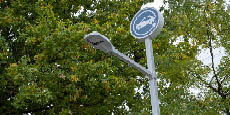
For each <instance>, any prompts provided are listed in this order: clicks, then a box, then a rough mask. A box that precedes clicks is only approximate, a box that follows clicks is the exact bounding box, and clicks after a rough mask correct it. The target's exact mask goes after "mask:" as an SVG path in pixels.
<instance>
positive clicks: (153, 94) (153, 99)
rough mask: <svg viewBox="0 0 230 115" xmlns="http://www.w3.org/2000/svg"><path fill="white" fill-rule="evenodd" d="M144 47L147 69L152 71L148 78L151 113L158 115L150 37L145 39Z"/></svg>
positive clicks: (158, 108)
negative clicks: (150, 77) (150, 76)
mask: <svg viewBox="0 0 230 115" xmlns="http://www.w3.org/2000/svg"><path fill="white" fill-rule="evenodd" d="M145 47H146V56H147V65H148V70H149V71H150V72H151V73H152V78H153V79H150V80H149V86H150V95H151V105H152V113H153V115H160V107H159V100H158V91H157V82H156V78H157V77H156V72H155V65H154V57H153V47H152V40H151V39H150V38H147V39H145Z"/></svg>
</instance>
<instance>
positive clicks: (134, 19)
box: [130, 7, 160, 39]
mask: <svg viewBox="0 0 230 115" xmlns="http://www.w3.org/2000/svg"><path fill="white" fill-rule="evenodd" d="M148 8H151V9H153V10H155V11H156V12H157V14H158V15H157V16H158V20H157V23H156V26H155V27H156V28H155V30H156V29H157V28H158V25H159V20H160V17H159V11H158V10H156V9H155V8H154V7H146V8H143V9H141V10H139V11H138V12H137V13H136V15H135V16H134V17H136V18H137V17H138V16H139V15H137V14H138V13H140V12H142V11H143V10H145V9H148ZM146 11H150V12H153V11H151V10H146ZM146 11H143V12H146ZM141 14H142V13H141ZM153 14H154V15H156V14H155V13H154V12H153ZM136 18H133V20H132V21H131V24H130V31H131V34H132V35H133V32H132V26H134V24H135V21H136V20H137V19H136ZM132 22H133V23H132ZM132 24H133V25H132ZM151 29H152V28H151ZM155 30H152V32H150V33H149V34H148V35H144V37H137V36H136V35H133V36H135V38H140V39H141V38H146V37H148V36H150V35H152V33H153V32H154V31H155ZM149 31H150V30H149ZM149 31H148V32H149ZM134 33H136V31H134ZM145 34H146V33H145ZM137 35H141V34H137Z"/></svg>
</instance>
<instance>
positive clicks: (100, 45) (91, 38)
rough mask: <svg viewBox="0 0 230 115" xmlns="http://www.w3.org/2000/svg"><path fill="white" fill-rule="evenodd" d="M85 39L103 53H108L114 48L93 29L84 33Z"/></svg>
mask: <svg viewBox="0 0 230 115" xmlns="http://www.w3.org/2000/svg"><path fill="white" fill-rule="evenodd" d="M85 41H86V42H87V43H88V44H90V45H91V46H93V47H94V48H95V49H99V50H101V51H103V52H105V53H110V52H113V50H114V46H113V45H112V43H111V42H110V41H109V39H108V38H107V37H105V36H104V35H101V34H100V33H98V32H96V31H93V33H90V34H88V35H86V36H85Z"/></svg>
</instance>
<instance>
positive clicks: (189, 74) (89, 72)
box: [0, 0, 229, 115]
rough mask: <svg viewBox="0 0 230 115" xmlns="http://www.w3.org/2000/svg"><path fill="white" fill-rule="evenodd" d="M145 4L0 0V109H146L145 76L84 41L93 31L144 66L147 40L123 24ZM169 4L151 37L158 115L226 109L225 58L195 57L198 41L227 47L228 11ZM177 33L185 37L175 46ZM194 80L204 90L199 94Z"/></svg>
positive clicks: (220, 5) (201, 4) (137, 0)
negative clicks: (194, 89) (193, 89)
mask: <svg viewBox="0 0 230 115" xmlns="http://www.w3.org/2000/svg"><path fill="white" fill-rule="evenodd" d="M147 2H148V1H146V0H145V1H143V0H132V1H126V2H124V1H122V2H121V1H115V0H111V1H104V0H101V1H98V0H87V2H86V1H83V0H76V1H73V0H60V1H56V0H38V1H36V0H14V1H10V0H0V8H1V10H0V17H1V18H0V108H1V109H0V113H5V114H26V113H31V114H46V113H48V114H112V113H114V114H128V113H129V114H144V115H145V114H150V112H151V105H150V96H149V90H148V88H149V87H148V83H147V79H146V78H145V77H144V76H143V75H142V74H141V73H139V72H138V71H137V70H135V69H133V68H131V67H129V66H128V65H127V64H126V63H124V62H122V61H120V60H119V59H117V58H116V57H113V56H110V55H107V54H105V53H103V52H101V51H98V50H95V49H93V48H92V47H90V46H89V45H88V44H87V43H85V41H84V35H86V34H88V33H91V32H92V31H98V32H99V33H101V34H104V35H105V36H107V37H108V38H109V39H110V41H111V42H112V44H113V45H114V46H115V47H116V48H118V50H119V51H121V52H123V53H125V54H126V55H128V56H129V57H130V58H132V59H133V60H135V61H136V62H139V63H140V64H141V65H142V66H146V64H145V63H146V59H145V52H144V49H145V47H144V43H139V42H138V41H137V40H136V39H134V38H133V37H132V36H131V35H130V33H129V29H128V28H129V23H130V21H131V19H132V17H133V16H134V14H135V13H136V12H137V11H138V10H139V9H140V7H141V6H142V5H143V4H144V3H147ZM166 2H167V3H168V4H169V8H168V9H164V8H162V11H164V17H165V26H164V29H163V31H162V33H161V35H159V36H158V37H157V38H156V39H154V40H153V50H154V56H155V65H156V71H157V75H158V81H159V82H158V85H159V98H160V102H161V104H160V106H161V113H162V114H171V113H174V114H220V113H221V112H222V113H223V112H225V113H228V114H229V85H228V84H229V72H228V71H229V70H228V67H229V57H227V56H226V57H224V58H223V60H222V63H221V64H220V65H219V67H218V68H214V69H213V66H214V65H213V64H214V63H213V61H212V65H213V66H210V67H206V66H205V67H204V66H202V62H201V61H199V60H197V59H196V55H197V54H198V53H199V51H200V50H199V46H203V48H210V49H213V48H214V46H213V45H214V44H215V47H216V46H222V47H224V48H225V49H226V50H227V52H228V53H229V44H228V41H229V40H228V38H229V34H226V33H229V22H228V18H229V10H224V2H223V1H220V0H219V1H216V3H213V2H211V1H190V0H186V1H178V0H176V1H171V0H170V1H166ZM188 25H189V26H188ZM214 30H215V31H216V32H217V33H216V34H214ZM178 37H180V38H181V39H183V40H184V42H180V43H179V44H178V45H173V42H174V41H176V39H177V38H178ZM190 40H192V43H190ZM210 43H211V44H210ZM210 51H211V50H210ZM211 54H212V53H211ZM212 57H213V55H212ZM212 59H213V58H212ZM211 71H213V74H212V75H213V80H212V81H211V82H210V81H207V80H206V78H207V77H209V76H208V75H207V74H208V73H210V72H211ZM194 86H195V87H200V88H209V89H207V90H202V89H201V91H202V92H203V94H205V95H204V97H202V98H197V97H195V96H194V95H192V94H191V93H190V92H189V88H190V87H194ZM137 89H143V91H142V92H140V91H138V90H137Z"/></svg>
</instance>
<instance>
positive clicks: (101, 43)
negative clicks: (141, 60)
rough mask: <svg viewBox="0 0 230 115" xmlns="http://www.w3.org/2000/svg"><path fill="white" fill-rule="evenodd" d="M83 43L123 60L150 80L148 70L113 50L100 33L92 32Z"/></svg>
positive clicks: (150, 74)
mask: <svg viewBox="0 0 230 115" xmlns="http://www.w3.org/2000/svg"><path fill="white" fill-rule="evenodd" d="M85 41H86V42H87V43H88V44H90V45H91V46H93V47H94V48H95V49H99V50H101V51H103V52H105V53H109V54H111V55H114V56H116V57H118V58H119V59H120V60H123V61H124V62H126V63H128V64H129V65H130V66H132V67H134V68H135V69H137V70H138V71H140V72H141V73H143V74H144V75H146V76H149V77H150V79H152V73H151V72H150V71H149V70H147V69H146V68H144V67H142V66H141V65H139V64H138V63H137V62H135V61H133V60H131V59H130V58H129V57H128V56H126V55H124V54H122V53H121V52H119V51H118V50H117V49H115V47H114V46H113V45H112V43H111V42H110V41H109V39H108V38H107V37H105V36H104V35H101V34H100V33H98V32H96V31H93V33H91V34H88V35H86V36H85Z"/></svg>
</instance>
